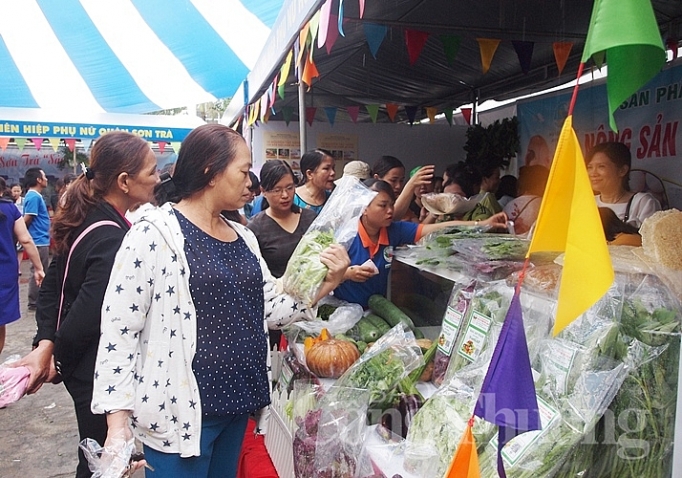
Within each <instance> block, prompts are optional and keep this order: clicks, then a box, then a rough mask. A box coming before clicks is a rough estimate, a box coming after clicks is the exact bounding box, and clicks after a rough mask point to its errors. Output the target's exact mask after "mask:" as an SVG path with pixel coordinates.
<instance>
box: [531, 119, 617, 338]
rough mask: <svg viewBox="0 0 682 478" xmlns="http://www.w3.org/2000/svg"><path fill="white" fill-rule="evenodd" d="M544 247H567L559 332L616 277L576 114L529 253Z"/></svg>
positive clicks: (560, 144) (556, 327) (564, 249)
mask: <svg viewBox="0 0 682 478" xmlns="http://www.w3.org/2000/svg"><path fill="white" fill-rule="evenodd" d="M540 251H562V252H565V255H564V267H563V271H562V273H561V283H560V285H559V299H558V303H557V311H556V320H555V322H554V335H556V334H558V333H559V332H561V331H562V330H563V329H564V327H566V326H567V325H568V324H570V323H571V322H572V321H573V320H575V319H576V318H577V317H578V316H580V314H582V313H583V312H585V311H586V310H587V309H589V308H590V307H591V306H592V305H593V304H594V303H595V302H597V300H599V299H600V298H601V296H603V295H604V294H605V293H606V291H607V290H608V289H609V287H611V284H612V282H613V278H614V275H613V266H612V265H611V258H610V257H609V251H608V248H607V246H606V238H605V236H604V228H603V227H602V224H601V220H600V218H599V212H598V210H597V203H596V201H595V199H594V193H593V192H592V187H591V186H590V180H589V178H588V176H587V168H586V167H585V160H584V159H583V154H582V151H581V150H580V144H579V143H578V138H577V137H576V135H575V131H573V117H572V116H569V117H568V118H566V121H565V122H564V126H563V128H562V129H561V136H559V142H558V144H557V148H556V152H555V153H554V161H553V162H552V168H551V170H550V172H549V179H548V181H547V187H546V189H545V195H544V197H543V199H542V204H541V205H540V213H539V214H538V220H537V223H536V225H535V233H534V234H533V238H532V240H531V243H530V249H529V251H528V254H529V255H530V254H531V253H533V252H540Z"/></svg>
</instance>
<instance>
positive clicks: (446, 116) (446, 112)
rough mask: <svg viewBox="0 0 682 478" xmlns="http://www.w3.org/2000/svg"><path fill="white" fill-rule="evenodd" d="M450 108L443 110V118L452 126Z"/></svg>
mask: <svg viewBox="0 0 682 478" xmlns="http://www.w3.org/2000/svg"><path fill="white" fill-rule="evenodd" d="M452 113H453V111H452V108H445V111H443V114H444V115H445V119H446V120H448V124H449V125H450V126H452Z"/></svg>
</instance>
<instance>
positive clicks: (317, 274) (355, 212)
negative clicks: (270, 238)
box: [282, 176, 377, 305]
mask: <svg viewBox="0 0 682 478" xmlns="http://www.w3.org/2000/svg"><path fill="white" fill-rule="evenodd" d="M336 184H337V186H336V188H335V189H334V192H333V193H332V194H331V196H329V199H328V200H327V203H326V204H325V206H324V208H323V209H322V211H321V212H320V214H319V215H318V216H317V217H316V218H315V220H314V221H313V223H312V224H311V225H310V227H309V228H308V230H307V231H306V233H305V234H304V235H303V237H302V238H301V240H300V241H299V243H298V245H297V246H296V249H295V250H294V252H293V254H292V255H291V258H290V259H289V262H288V263H287V268H286V270H285V272H284V276H283V277H282V282H283V284H284V291H285V292H286V293H287V294H289V295H291V296H293V297H296V298H297V299H299V300H301V301H303V302H305V303H306V304H308V305H312V304H313V302H314V301H315V299H316V297H317V293H318V291H319V290H320V286H321V285H322V282H323V281H324V278H325V276H326V275H327V267H326V266H325V265H324V264H322V262H320V253H321V252H322V251H323V250H324V249H326V248H327V247H328V246H330V245H332V244H334V243H337V244H341V245H343V246H344V247H345V248H346V249H348V248H349V247H350V245H351V243H352V242H353V239H355V236H356V234H357V233H358V221H359V220H360V216H361V214H362V212H363V211H364V210H365V208H366V207H367V205H368V204H369V203H370V202H371V201H372V199H373V198H374V196H376V194H377V193H376V191H372V190H370V189H369V188H367V187H366V186H365V185H364V184H362V183H361V182H360V181H359V180H358V179H357V178H354V177H352V176H344V177H343V178H341V179H340V180H339V181H338V182H337V183H336Z"/></svg>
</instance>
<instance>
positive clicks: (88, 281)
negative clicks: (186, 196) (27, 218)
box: [21, 131, 159, 478]
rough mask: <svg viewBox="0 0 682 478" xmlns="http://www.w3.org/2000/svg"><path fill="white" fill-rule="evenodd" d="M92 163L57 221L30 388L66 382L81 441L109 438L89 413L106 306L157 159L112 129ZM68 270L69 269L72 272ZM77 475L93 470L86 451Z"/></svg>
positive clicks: (100, 419) (101, 419)
mask: <svg viewBox="0 0 682 478" xmlns="http://www.w3.org/2000/svg"><path fill="white" fill-rule="evenodd" d="M90 164H91V167H90V168H89V169H86V170H85V172H84V173H83V174H82V175H81V176H80V177H78V179H76V180H75V181H74V183H73V185H72V186H71V187H70V188H69V191H68V192H67V195H66V196H65V201H64V204H63V206H62V207H60V209H59V212H58V213H57V215H56V216H55V218H54V220H53V223H52V237H53V239H54V243H55V252H56V255H55V258H54V259H53V261H52V263H51V264H50V266H49V268H48V271H47V275H46V277H45V280H44V281H43V285H42V287H41V289H40V295H39V299H38V308H37V311H36V322H37V325H38V332H37V334H36V337H35V339H34V343H33V345H34V347H35V348H34V350H33V351H32V352H31V353H30V354H29V355H27V356H26V357H24V359H22V361H21V362H22V363H23V364H24V365H27V366H28V367H29V368H30V370H31V380H30V383H29V387H28V393H35V392H36V391H37V390H38V389H39V388H40V387H41V386H42V384H43V383H44V382H52V383H57V382H60V381H63V382H64V385H65V386H66V389H67V390H68V392H69V394H70V395H71V397H72V398H73V402H74V406H75V410H76V419H77V420H78V431H79V434H80V439H81V440H82V439H84V438H86V437H89V438H93V439H95V440H97V441H98V442H99V443H100V444H103V443H104V440H105V438H106V436H107V422H106V417H105V416H104V415H94V414H92V412H91V411H90V401H91V399H92V387H93V375H94V370H95V358H96V355H97V344H98V342H99V335H100V309H101V307H102V300H103V298H104V291H105V289H106V287H107V283H108V282H109V275H110V274H111V270H112V268H113V266H114V257H115V255H116V252H117V251H118V248H119V246H120V245H121V242H122V241H123V236H125V234H126V232H127V231H128V229H129V228H130V223H129V222H128V220H127V219H126V218H125V213H126V211H127V210H129V209H133V208H134V207H136V206H137V205H139V204H141V203H145V202H150V201H152V200H153V194H154V187H155V186H156V184H157V183H158V182H159V175H158V171H157V164H156V157H155V156H154V153H153V152H152V150H151V149H150V148H149V145H148V144H147V142H146V141H145V140H143V139H142V138H140V137H138V136H135V135H132V134H129V133H125V132H120V131H117V132H112V133H108V134H106V135H104V136H102V137H100V138H99V139H98V140H97V142H96V143H95V146H94V147H93V148H92V153H91V158H90ZM67 267H68V270H67ZM78 456H79V463H78V469H77V472H76V476H77V477H78V478H80V477H89V476H91V472H90V470H89V468H88V464H87V461H86V459H85V457H84V456H83V453H82V452H81V451H80V450H79V451H78Z"/></svg>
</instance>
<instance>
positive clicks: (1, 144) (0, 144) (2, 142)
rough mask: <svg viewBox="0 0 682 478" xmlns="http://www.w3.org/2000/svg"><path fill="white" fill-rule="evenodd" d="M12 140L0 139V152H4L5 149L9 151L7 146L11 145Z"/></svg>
mask: <svg viewBox="0 0 682 478" xmlns="http://www.w3.org/2000/svg"><path fill="white" fill-rule="evenodd" d="M10 139H11V138H7V137H4V138H0V150H2V151H4V150H5V149H7V145H8V144H9V140H10Z"/></svg>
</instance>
